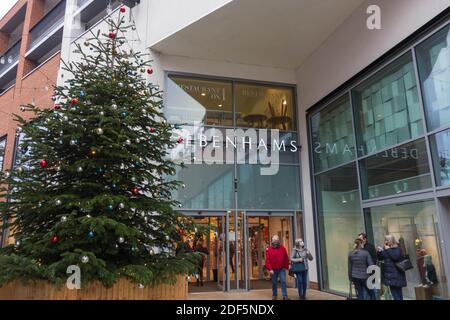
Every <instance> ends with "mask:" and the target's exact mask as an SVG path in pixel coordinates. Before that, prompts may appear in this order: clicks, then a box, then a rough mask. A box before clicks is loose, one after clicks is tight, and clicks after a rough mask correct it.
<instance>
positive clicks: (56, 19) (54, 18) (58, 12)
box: [29, 0, 66, 49]
mask: <svg viewBox="0 0 450 320" xmlns="http://www.w3.org/2000/svg"><path fill="white" fill-rule="evenodd" d="M65 11H66V0H63V1H61V2H60V3H58V4H57V5H56V6H55V7H54V8H53V9H52V10H51V11H50V12H49V13H47V15H46V16H45V17H44V18H43V19H42V20H41V21H39V22H38V23H37V24H36V25H35V26H34V27H33V29H31V31H30V45H29V49H31V48H33V47H34V46H35V45H37V44H38V43H39V42H40V41H42V39H45V38H46V37H47V36H48V35H49V34H51V33H52V32H53V31H55V30H56V29H57V28H60V27H62V26H63V24H64V14H65Z"/></svg>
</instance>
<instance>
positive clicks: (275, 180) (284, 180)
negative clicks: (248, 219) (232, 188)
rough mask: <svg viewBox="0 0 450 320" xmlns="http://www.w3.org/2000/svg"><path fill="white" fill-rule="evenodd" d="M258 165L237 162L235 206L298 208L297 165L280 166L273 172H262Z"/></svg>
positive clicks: (298, 175) (299, 205) (298, 174)
mask: <svg viewBox="0 0 450 320" xmlns="http://www.w3.org/2000/svg"><path fill="white" fill-rule="evenodd" d="M261 168H263V166H259V165H238V166H237V178H238V192H239V196H238V208H242V209H300V207H301V203H300V169H299V167H298V166H282V165H280V167H279V171H278V173H277V174H275V175H262V174H261Z"/></svg>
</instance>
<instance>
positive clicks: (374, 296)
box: [358, 232, 380, 300]
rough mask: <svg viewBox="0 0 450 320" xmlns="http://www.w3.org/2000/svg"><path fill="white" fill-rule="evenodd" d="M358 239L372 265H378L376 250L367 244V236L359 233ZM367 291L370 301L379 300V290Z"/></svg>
mask: <svg viewBox="0 0 450 320" xmlns="http://www.w3.org/2000/svg"><path fill="white" fill-rule="evenodd" d="M358 238H359V239H360V240H361V241H362V243H363V249H364V250H366V251H367V252H369V254H370V257H371V258H372V262H373V264H374V265H377V263H378V259H377V249H376V248H375V246H374V245H373V244H371V243H370V242H369V239H368V238H367V234H366V233H364V232H361V233H360V234H359V235H358ZM368 290H369V296H370V299H371V300H379V299H380V294H379V290H378V289H376V288H375V289H368Z"/></svg>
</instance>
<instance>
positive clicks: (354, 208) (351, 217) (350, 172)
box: [316, 164, 364, 293]
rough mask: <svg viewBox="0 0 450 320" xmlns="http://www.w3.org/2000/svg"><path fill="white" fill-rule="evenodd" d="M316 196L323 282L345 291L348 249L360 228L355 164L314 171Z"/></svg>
mask: <svg viewBox="0 0 450 320" xmlns="http://www.w3.org/2000/svg"><path fill="white" fill-rule="evenodd" d="M316 197H317V209H318V210H317V212H318V222H319V236H320V245H321V256H322V267H323V281H324V286H325V288H326V289H328V290H334V291H338V292H342V293H348V288H349V283H348V274H347V257H348V253H349V252H350V250H352V248H353V242H354V240H355V238H356V236H357V235H358V234H359V233H360V232H362V231H363V230H364V229H363V219H362V214H361V206H360V200H359V194H358V178H357V173H356V165H355V164H351V165H346V166H344V167H341V168H339V169H335V170H332V171H329V172H326V173H323V174H320V175H318V176H317V177H316Z"/></svg>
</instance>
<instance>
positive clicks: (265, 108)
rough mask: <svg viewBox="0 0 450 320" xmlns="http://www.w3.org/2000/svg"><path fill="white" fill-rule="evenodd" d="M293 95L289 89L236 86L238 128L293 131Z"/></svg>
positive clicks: (239, 84)
mask: <svg viewBox="0 0 450 320" xmlns="http://www.w3.org/2000/svg"><path fill="white" fill-rule="evenodd" d="M294 108H295V106H294V94H293V90H292V89H291V88H285V87H272V86H264V85H255V84H244V83H238V84H236V123H237V126H238V127H251V128H267V129H279V130H289V131H294V130H295V128H296V126H295V112H294Z"/></svg>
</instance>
